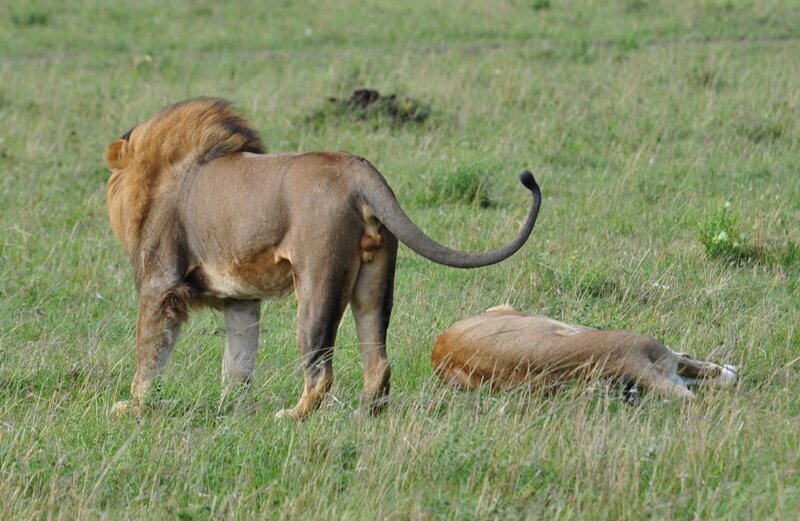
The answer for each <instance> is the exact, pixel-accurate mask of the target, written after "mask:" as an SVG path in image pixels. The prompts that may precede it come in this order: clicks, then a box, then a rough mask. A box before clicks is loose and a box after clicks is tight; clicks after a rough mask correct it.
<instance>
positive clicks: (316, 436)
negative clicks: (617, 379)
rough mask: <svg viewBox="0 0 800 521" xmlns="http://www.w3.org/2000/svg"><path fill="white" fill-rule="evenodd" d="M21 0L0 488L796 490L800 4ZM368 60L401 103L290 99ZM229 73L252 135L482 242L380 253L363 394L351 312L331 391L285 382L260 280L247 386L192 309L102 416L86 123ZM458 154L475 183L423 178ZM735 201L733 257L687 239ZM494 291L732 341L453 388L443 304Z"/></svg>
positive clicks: (715, 514) (479, 513)
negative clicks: (686, 367)
mask: <svg viewBox="0 0 800 521" xmlns="http://www.w3.org/2000/svg"><path fill="white" fill-rule="evenodd" d="M221 4H222V3H219V2H207V1H200V0H198V1H192V2H184V3H180V5H178V3H174V4H173V3H168V2H163V1H159V2H156V1H151V0H144V1H140V2H101V1H96V2H95V1H74V2H68V3H67V2H55V1H49V2H48V1H32V2H31V1H17V0H12V1H10V2H5V3H4V4H3V6H2V7H0V78H2V79H0V498H3V499H2V501H0V518H3V519H24V518H44V517H48V518H82V519H86V518H105V517H111V518H125V517H130V518H143V517H145V516H148V517H153V518H157V519H160V518H176V517H177V518H179V519H203V518H212V517H213V518H216V517H223V518H224V517H239V518H255V517H258V518H315V519H319V518H322V516H326V517H329V518H349V519H375V518H387V519H434V518H440V517H443V518H453V519H472V518H502V519H507V518H537V517H545V518H553V519H570V518H580V519H642V518H656V519H658V518H670V517H672V518H684V519H685V518H695V519H711V518H714V519H768V518H784V517H785V518H794V516H796V514H797V512H798V510H800V476H798V466H800V400H798V398H797V397H798V394H799V393H800V384H798V380H799V379H800V378H798V377H800V362H798V356H800V354H799V351H800V349H798V346H799V344H800V340H798V339H799V338H800V334H798V331H797V330H796V329H797V323H798V309H799V308H800V296H798V295H800V287H798V283H797V279H798V273H799V272H800V262H798V255H797V251H798V250H797V241H798V233H799V232H800V155H799V154H798V150H800V148H799V147H798V145H799V144H800V143H799V141H800V126H799V125H800V124H798V121H800V89H799V88H798V83H797V79H798V78H800V59H799V58H798V57H799V56H800V34H798V33H799V32H800V8H798V6H797V4H796V3H794V2H789V1H777V0H776V1H770V0H730V1H697V2H668V1H658V0H624V1H610V2H593V1H588V0H585V1H580V0H564V1H560V0H550V1H548V0H528V1H521V0H503V1H498V2H488V1H487V2H478V1H468V2H448V1H442V0H433V1H428V2H395V3H394V4H392V5H387V4H386V3H384V2H377V1H366V2H364V1H361V2H336V1H314V2H288V1H287V2H277V1H275V2H260V3H256V2H252V3H251V2H225V3H224V5H221ZM362 86H368V87H372V88H376V89H379V90H380V91H381V92H384V93H391V92H397V93H399V94H402V95H406V96H410V97H412V98H415V99H417V100H420V101H423V102H425V103H427V104H429V105H430V106H431V108H432V116H431V117H430V119H429V120H428V121H427V122H425V123H424V124H421V125H409V126H405V127H392V126H391V125H386V124H383V122H381V121H373V122H370V123H367V124H364V123H359V122H353V121H347V120H343V121H333V122H328V123H327V124H325V125H312V124H308V123H306V122H305V118H306V116H307V115H309V114H311V113H313V111H314V110H316V109H318V108H319V107H320V106H324V104H325V103H326V102H325V99H326V97H328V96H347V95H348V94H349V93H350V91H351V90H352V89H353V88H357V87H362ZM195 95H215V96H223V97H227V98H230V99H232V100H234V101H235V103H236V104H237V106H238V107H240V108H241V110H242V111H243V112H244V113H245V114H246V115H247V116H248V117H249V118H250V119H252V121H253V122H254V124H255V126H256V128H258V129H259V130H260V131H261V134H262V137H263V139H264V141H265V143H266V145H267V147H268V149H269V150H271V151H294V150H314V149H327V150H340V149H341V150H348V151H350V152H353V153H356V154H359V155H363V156H365V157H367V158H369V159H370V160H371V161H372V162H373V163H374V164H375V165H376V166H377V167H378V168H379V170H381V171H382V172H383V173H384V175H385V176H386V177H387V179H388V180H389V182H390V184H391V185H392V186H393V187H394V188H395V191H396V192H397V194H398V198H399V200H400V201H401V203H402V204H403V205H404V207H405V208H406V209H407V211H408V212H409V213H410V214H411V215H412V218H413V219H414V220H415V221H416V222H418V223H419V224H420V225H421V227H422V228H423V229H425V230H427V231H429V233H430V234H431V235H432V236H434V237H435V238H437V239H438V240H440V241H442V242H444V243H447V244H449V245H453V246H456V247H460V248H464V249H483V248H485V247H488V246H492V247H494V246H498V245H500V244H502V243H504V242H505V241H507V240H508V239H509V238H510V237H511V236H512V235H513V233H514V231H515V230H516V229H517V227H518V226H519V224H520V221H521V219H522V218H523V216H524V212H525V208H526V206H527V199H526V198H524V197H523V195H522V193H521V189H520V187H519V186H518V184H517V182H516V174H517V173H518V172H519V171H520V170H521V169H522V168H526V167H527V168H530V169H531V170H532V171H533V172H534V173H535V175H536V177H537V179H538V180H539V182H540V184H541V186H542V190H543V193H544V194H545V200H544V204H543V207H542V212H541V215H540V217H539V223H538V225H537V228H536V230H535V231H534V234H533V236H532V238H531V240H530V242H529V243H528V245H527V246H526V247H525V248H524V249H523V250H522V251H521V252H520V253H519V254H517V255H516V256H515V257H514V258H512V259H511V260H509V261H507V262H504V263H502V264H500V265H497V266H494V267H489V268H486V269H480V270H474V271H457V270H452V269H448V268H444V267H439V266H435V265H433V264H431V263H429V262H427V261H425V260H423V259H420V258H418V257H416V256H414V255H413V254H411V253H410V252H409V251H408V250H407V249H402V250H401V253H400V260H399V266H398V278H397V283H396V307H395V312H394V315H393V317H394V318H393V322H392V326H391V328H390V334H389V343H390V346H389V350H390V356H391V358H392V362H393V367H394V376H393V380H392V384H393V388H392V389H393V399H392V402H391V404H390V406H389V407H388V410H387V411H386V412H385V413H384V414H383V415H381V416H380V417H378V418H376V419H368V418H360V417H357V416H354V411H355V409H356V407H357V396H358V393H359V389H360V383H361V374H360V363H359V359H358V349H357V346H356V342H355V334H354V328H353V325H352V320H351V318H350V317H349V314H348V315H347V316H346V317H345V320H344V323H343V325H342V328H341V332H340V337H339V342H338V348H337V351H336V357H335V360H334V364H335V371H336V378H337V380H336V383H335V384H334V388H333V392H332V394H333V396H334V397H335V398H334V399H332V400H330V402H329V404H328V405H326V406H325V407H324V408H323V409H322V410H321V411H319V412H318V413H317V414H315V415H314V416H313V417H312V418H311V419H309V420H308V421H306V422H303V423H290V422H285V421H275V420H273V419H272V416H273V414H274V413H275V412H276V411H277V410H278V409H280V408H282V407H286V406H290V405H292V404H293V403H294V401H295V399H296V398H297V396H298V393H299V392H300V386H301V376H300V373H299V371H298V365H299V364H298V354H297V351H296V348H295V345H294V320H293V319H294V316H293V315H294V309H295V303H294V300H293V298H291V299H288V300H285V301H282V302H278V303H269V304H267V305H265V307H264V311H263V319H262V330H263V334H262V337H261V351H260V356H259V363H258V369H257V372H256V377H255V382H254V386H253V389H252V391H251V393H250V395H249V396H248V397H246V398H245V401H246V403H245V407H242V408H241V409H239V410H238V412H222V413H220V412H219V411H218V403H217V402H218V396H219V390H220V389H219V388H220V383H219V367H220V358H221V347H222V344H223V341H224V339H223V337H222V336H221V331H222V321H221V317H220V316H219V315H217V314H214V313H211V312H206V313H200V314H196V315H195V316H194V318H192V320H191V321H190V323H189V324H188V325H187V327H186V328H185V334H184V335H183V337H182V339H181V341H180V343H179V345H178V348H177V349H176V352H175V355H174V357H173V360H172V363H171V364H170V367H169V370H168V373H167V377H166V379H165V381H164V383H163V386H162V396H163V397H164V398H167V399H170V400H172V404H173V405H172V406H165V407H161V408H157V409H155V410H153V411H152V412H151V413H150V414H149V415H148V416H147V417H146V418H145V420H144V421H142V422H141V423H140V424H136V422H135V421H134V420H133V419H130V418H122V419H118V418H113V417H112V416H111V415H110V408H111V405H112V404H113V402H114V401H116V400H119V399H125V398H127V396H128V386H129V382H130V379H131V376H132V374H133V370H134V356H133V343H134V321H135V302H136V299H135V294H134V291H133V286H132V281H131V275H130V269H129V266H128V265H127V262H126V260H125V258H124V255H123V252H122V249H121V247H120V246H119V245H118V244H117V243H116V242H115V240H114V239H113V237H112V234H111V231H110V229H109V226H108V222H107V218H106V213H105V181H106V178H107V175H108V173H107V171H106V169H105V167H104V164H103V152H104V149H105V147H106V146H107V145H108V144H109V143H110V142H111V141H112V140H113V139H114V138H116V137H117V136H119V135H120V134H122V133H123V132H125V131H126V130H128V128H130V127H131V126H132V125H133V124H135V123H136V122H138V121H141V120H142V119H144V118H147V117H149V116H150V115H152V114H153V113H154V112H156V111H157V110H159V109H161V108H162V107H164V106H165V105H167V104H169V103H172V102H174V101H177V100H179V99H182V98H186V97H189V96H195ZM465 179H466V180H467V181H469V180H470V179H472V180H474V179H479V180H481V186H482V187H483V189H485V190H486V192H485V193H486V194H487V195H488V197H489V198H490V200H491V201H492V202H493V203H494V204H492V205H490V206H489V207H488V208H482V207H481V205H479V204H474V203H472V202H471V199H470V198H469V197H466V196H465V197H462V198H461V199H459V198H458V197H457V196H456V197H455V198H446V199H445V198H442V197H440V194H441V192H442V191H443V190H446V189H447V187H449V186H453V185H458V184H459V183H461V182H463V181H464V180H465ZM725 202H730V207H729V211H730V213H731V215H732V216H733V217H734V218H735V219H736V220H738V226H739V228H740V229H741V230H742V231H743V232H744V234H745V235H746V240H747V241H748V245H749V246H751V247H752V250H753V251H756V252H758V255H754V256H753V257H752V258H749V259H744V260H741V259H739V260H732V261H731V260H728V259H726V258H724V257H709V256H708V255H707V254H706V248H705V246H704V244H703V243H702V242H701V241H700V239H699V237H700V233H699V229H700V228H701V227H702V226H701V225H702V224H703V223H708V222H709V220H713V219H714V217H713V216H714V212H715V211H717V210H718V209H719V208H721V207H722V206H723V205H724V203H725ZM502 302H510V303H512V304H514V305H515V306H516V307H518V308H519V309H522V310H526V311H531V312H541V313H546V314H549V315H551V316H553V317H555V318H558V319H562V320H565V321H570V322H577V323H582V324H586V325H593V326H599V327H620V328H628V329H632V330H636V331H640V332H643V333H647V334H650V335H652V336H655V337H658V338H660V339H662V340H663V341H664V342H665V343H667V344H668V345H670V346H672V347H673V348H675V349H677V350H681V351H688V352H691V353H694V354H696V355H698V356H703V357H710V358H714V359H717V360H720V361H724V362H726V363H735V364H738V365H740V366H741V376H742V379H741V384H740V385H739V386H737V387H736V388H735V389H732V390H726V391H721V392H703V393H702V394H701V397H700V399H699V400H698V401H697V402H696V403H693V404H691V405H686V406H682V405H680V404H676V403H666V402H662V401H660V400H659V399H658V398H654V397H650V398H647V399H646V400H645V401H644V403H643V404H642V405H641V406H640V407H638V408H630V407H626V406H623V405H621V404H620V402H619V400H618V399H617V398H616V395H615V393H614V391H613V390H609V389H608V388H606V387H605V386H603V385H600V384H597V385H593V386H590V387H589V388H572V389H567V390H565V392H563V393H561V394H559V395H557V396H555V397H543V396H535V395H534V396H528V395H525V394H521V393H520V394H510V395H496V396H493V395H489V394H486V393H482V392H476V393H458V392H454V391H450V390H446V389H443V388H441V387H440V386H439V384H438V382H437V381H436V380H435V378H434V377H433V375H432V371H431V368H430V364H429V356H430V350H431V346H432V342H433V340H434V339H435V337H436V335H437V333H438V332H439V331H441V330H442V329H444V328H445V327H447V326H448V325H449V324H451V323H452V322H454V321H455V320H458V319H460V318H463V317H465V316H467V315H471V314H474V313H477V312H480V311H482V310H483V309H485V308H487V307H489V306H491V305H496V304H498V303H502Z"/></svg>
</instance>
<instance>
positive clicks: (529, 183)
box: [519, 170, 539, 192]
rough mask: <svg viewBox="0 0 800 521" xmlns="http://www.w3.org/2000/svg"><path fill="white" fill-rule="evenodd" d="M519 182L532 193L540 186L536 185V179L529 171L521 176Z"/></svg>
mask: <svg viewBox="0 0 800 521" xmlns="http://www.w3.org/2000/svg"><path fill="white" fill-rule="evenodd" d="M519 182H520V183H522V185H523V186H524V187H525V188H527V189H528V190H530V191H531V192H533V191H534V190H535V189H536V188H538V186H539V185H537V184H536V179H534V178H533V174H532V173H530V172H529V171H527V170H525V171H524V172H522V173H521V174H520V175H519Z"/></svg>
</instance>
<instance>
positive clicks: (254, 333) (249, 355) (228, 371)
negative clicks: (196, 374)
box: [222, 300, 261, 395]
mask: <svg viewBox="0 0 800 521" xmlns="http://www.w3.org/2000/svg"><path fill="white" fill-rule="evenodd" d="M224 313H225V330H226V333H227V339H226V341H225V354H224V356H223V358H222V381H223V382H222V383H223V395H226V394H227V393H228V392H229V391H232V390H233V389H234V388H235V387H237V386H239V385H242V384H247V383H249V382H250V377H251V376H252V374H253V369H254V367H255V364H256V351H257V350H258V332H259V331H258V328H259V321H260V318H261V302H260V301H258V300H247V301H242V300H229V301H226V302H225V311H224Z"/></svg>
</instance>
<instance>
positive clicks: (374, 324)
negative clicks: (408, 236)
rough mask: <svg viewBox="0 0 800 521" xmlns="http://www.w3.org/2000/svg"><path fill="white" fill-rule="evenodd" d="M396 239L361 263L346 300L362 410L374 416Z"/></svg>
mask: <svg viewBox="0 0 800 521" xmlns="http://www.w3.org/2000/svg"><path fill="white" fill-rule="evenodd" d="M396 257H397V240H396V239H395V238H394V237H393V236H391V235H390V234H386V237H385V238H384V240H383V241H382V247H381V248H380V249H379V250H377V251H374V252H373V253H372V258H371V259H370V260H369V262H364V263H362V264H361V268H360V269H359V272H358V278H357V279H356V285H355V288H354V289H353V295H352V297H351V300H350V306H351V309H352V310H353V318H354V320H355V323H356V332H357V333H358V342H359V344H360V347H361V362H362V364H363V365H364V391H363V393H362V395H361V406H362V409H363V410H365V411H367V412H369V413H371V414H375V413H377V412H379V411H380V410H381V409H382V408H383V407H384V405H385V404H386V397H387V396H388V394H389V379H390V376H391V367H390V365H389V359H388V357H387V356H386V330H387V329H388V327H389V317H390V316H391V313H392V298H393V297H392V296H393V291H394V271H395V261H396Z"/></svg>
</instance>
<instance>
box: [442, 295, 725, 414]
mask: <svg viewBox="0 0 800 521" xmlns="http://www.w3.org/2000/svg"><path fill="white" fill-rule="evenodd" d="M432 362H433V367H434V370H435V371H436V374H437V375H438V376H439V378H440V379H441V380H442V381H443V382H444V383H446V384H452V385H456V386H458V387H461V388H465V389H474V388H476V387H479V386H481V385H489V386H490V387H491V388H493V389H496V390H502V389H509V388H514V387H521V386H526V387H530V388H532V389H545V390H546V389H548V388H551V387H553V386H556V385H557V384H559V383H560V382H562V381H564V380H565V379H567V378H570V377H578V376H582V375H583V376H589V375H596V376H600V377H603V378H610V379H614V380H619V381H621V382H622V383H624V384H625V385H626V386H628V387H629V389H631V390H638V388H639V387H642V388H646V389H651V390H653V391H656V392H659V393H661V394H664V395H667V396H673V397H678V398H683V399H689V400H690V399H692V398H694V393H693V392H692V391H690V390H689V388H688V387H687V385H691V384H701V383H706V384H716V385H727V384H730V383H733V382H734V381H735V380H736V367H734V366H732V365H725V366H719V365H717V364H713V363H711V362H704V361H702V360H695V359H694V358H692V357H690V356H688V355H685V354H682V353H675V352H673V351H671V350H670V349H668V348H666V347H664V346H663V345H662V344H661V343H659V342H658V341H656V340H654V339H652V338H650V337H648V336H644V335H639V334H637V333H631V332H628V331H600V330H597V329H592V328H589V327H583V326H573V325H569V324H564V323H562V322H559V321H557V320H553V319H552V318H547V317H542V316H536V315H527V314H525V313H520V312H519V311H515V310H514V309H513V308H512V307H510V306H497V307H494V308H490V309H488V310H487V311H486V312H485V313H482V314H480V315H477V316H474V317H470V318H467V319H464V320H461V321H459V322H456V323H455V324H453V325H452V326H451V327H450V328H449V329H448V330H446V331H445V332H444V333H442V334H441V336H439V338H438V339H437V340H436V345H435V346H434V349H433V356H432Z"/></svg>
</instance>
